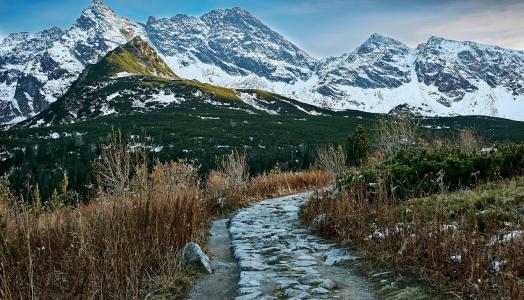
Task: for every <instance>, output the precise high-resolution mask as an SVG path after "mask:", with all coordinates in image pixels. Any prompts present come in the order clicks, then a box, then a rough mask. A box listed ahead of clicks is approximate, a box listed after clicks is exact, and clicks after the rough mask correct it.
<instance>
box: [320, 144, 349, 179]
mask: <svg viewBox="0 0 524 300" xmlns="http://www.w3.org/2000/svg"><path fill="white" fill-rule="evenodd" d="M346 160H347V158H346V154H345V153H344V149H342V147H340V146H339V147H337V148H335V147H334V146H324V147H319V148H318V149H317V151H316V155H315V167H316V168H318V169H319V170H322V171H324V172H327V173H329V174H332V175H333V176H337V175H339V174H341V173H342V172H343V171H344V170H345V169H346V166H345V165H346Z"/></svg>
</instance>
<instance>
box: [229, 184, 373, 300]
mask: <svg viewBox="0 0 524 300" xmlns="http://www.w3.org/2000/svg"><path fill="white" fill-rule="evenodd" d="M310 195H311V194H310V193H303V194H298V195H292V196H287V197H282V198H276V199H271V200H266V201H263V202H259V203H256V204H253V205H252V206H250V207H248V208H245V209H243V210H241V211H239V212H238V213H237V214H236V215H235V216H234V217H233V218H232V219H231V227H230V229H229V230H230V233H231V239H232V244H233V255H234V257H235V258H236V259H237V260H238V262H239V266H240V280H239V282H238V285H237V297H236V299H283V298H287V299H374V297H373V294H372V292H371V290H370V286H369V283H368V282H367V281H366V280H365V279H363V278H361V277H359V276H357V275H355V274H353V273H352V272H351V270H349V269H346V268H343V267H341V266H340V264H343V263H344V262H348V261H351V260H354V259H356V258H355V257H354V256H352V255H351V254H350V253H348V252H347V251H346V250H343V249H337V248H335V247H334V245H332V244H329V243H326V242H325V241H323V240H322V239H320V238H318V237H316V236H315V235H312V234H311V233H309V232H308V231H307V230H305V229H303V228H301V227H300V225H299V220H298V212H299V209H300V206H301V205H302V204H303V203H304V201H306V199H307V197H308V196H310Z"/></svg>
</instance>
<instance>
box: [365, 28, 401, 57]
mask: <svg viewBox="0 0 524 300" xmlns="http://www.w3.org/2000/svg"><path fill="white" fill-rule="evenodd" d="M386 48H400V49H403V50H407V49H408V47H407V46H406V45H404V44H402V43H401V42H399V41H397V40H395V39H393V38H390V37H387V36H384V35H381V34H378V33H373V34H372V35H371V36H370V37H369V38H368V39H367V40H366V41H365V42H364V43H363V44H362V45H360V46H359V47H358V48H357V52H358V53H360V54H363V53H370V52H374V51H381V50H384V49H386Z"/></svg>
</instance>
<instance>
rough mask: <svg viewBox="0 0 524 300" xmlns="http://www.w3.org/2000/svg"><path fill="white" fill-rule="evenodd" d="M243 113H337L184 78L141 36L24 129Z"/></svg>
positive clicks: (89, 70)
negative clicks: (151, 115)
mask: <svg viewBox="0 0 524 300" xmlns="http://www.w3.org/2000/svg"><path fill="white" fill-rule="evenodd" d="M202 109H211V110H213V109H214V110H224V109H225V110H237V111H243V112H244V113H246V114H270V115H278V114H284V115H286V116H306V115H330V114H332V112H330V111H328V110H324V109H320V108H318V107H315V106H311V105H307V104H304V103H301V102H298V101H295V100H292V99H288V98H285V97H282V96H279V95H276V94H273V93H269V92H264V91H260V90H234V89H229V88H222V87H218V86H214V85H211V84H206V83H201V82H198V81H193V80H185V79H182V78H180V77H178V76H177V75H176V74H175V73H174V72H173V71H172V70H171V68H170V67H169V66H167V64H166V63H165V62H164V61H163V60H162V59H161V58H160V57H159V55H158V54H157V52H156V50H155V49H154V48H152V46H150V45H149V44H148V43H147V42H145V41H143V40H142V39H141V38H139V37H135V38H134V39H132V40H131V41H129V42H128V43H127V44H125V45H123V46H118V47H117V48H115V49H114V50H112V51H110V52H109V53H108V54H107V55H106V56H105V57H103V58H102V59H101V60H100V61H99V62H98V63H96V64H93V65H89V66H87V67H86V69H85V70H84V71H83V72H82V74H81V75H80V76H79V78H78V79H77V80H76V81H75V82H74V83H73V84H72V86H71V88H70V89H69V90H68V91H67V93H65V94H64V96H62V97H61V98H60V99H59V100H57V101H56V102H54V103H52V104H51V105H50V106H49V108H48V109H46V110H44V111H43V112H41V113H40V114H38V115H36V116H34V117H32V118H30V119H28V120H26V121H23V122H21V123H20V124H19V125H20V126H23V127H36V126H50V125H59V124H67V123H75V122H78V121H84V120H88V119H92V118H96V117H100V116H105V115H109V114H114V115H129V114H136V113H143V112H165V111H170V110H177V111H194V110H202Z"/></svg>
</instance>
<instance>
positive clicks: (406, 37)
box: [0, 0, 524, 57]
mask: <svg viewBox="0 0 524 300" xmlns="http://www.w3.org/2000/svg"><path fill="white" fill-rule="evenodd" d="M90 2H91V0H38V1H30V0H0V39H1V38H3V37H5V36H6V35H7V34H8V33H11V32H19V31H38V30H42V29H44V28H48V27H51V26H59V27H61V28H67V27H69V26H70V25H71V24H72V23H73V22H74V20H75V19H76V18H77V17H78V16H79V15H80V12H81V11H82V9H84V8H85V7H87V6H88V5H89V3H90ZM104 3H106V4H107V5H108V6H110V7H112V8H113V9H114V10H115V11H116V13H117V14H118V15H120V16H125V17H129V18H131V19H134V20H136V21H141V22H145V21H146V20H147V17H148V16H150V15H152V16H156V17H162V16H173V15H176V14H178V13H183V14H189V15H197V16H198V15H201V14H203V13H205V12H207V11H209V10H211V9H214V8H229V7H234V6H240V7H243V8H245V9H247V10H249V11H250V12H252V13H253V14H254V15H256V16H257V17H258V18H259V19H260V20H262V21H263V22H264V23H266V24H267V25H269V26H270V27H271V28H273V29H274V30H276V31H278V32H279V33H281V34H282V35H284V36H285V37H287V38H288V39H290V40H291V41H293V42H294V43H296V44H297V45H298V46H299V47H301V48H302V49H304V50H305V51H307V52H309V53H311V54H312V55H313V56H316V57H326V56H331V55H339V54H341V53H343V52H347V51H350V50H352V49H354V48H355V47H357V46H358V45H359V44H360V43H362V42H363V41H364V40H365V39H366V38H367V37H368V36H369V35H371V34H372V33H374V32H377V33H380V34H383V35H387V36H391V37H393V38H396V39H398V40H400V41H402V42H404V43H406V44H408V45H409V46H416V45H417V44H418V43H422V42H425V41H426V40H427V39H428V38H429V37H430V36H432V35H435V36H441V37H445V38H449V39H457V40H471V41H476V42H481V43H486V44H493V45H498V46H502V47H507V48H513V49H518V50H523V49H524V21H523V20H524V0H498V1H497V0H465V1H458V0H426V1H415V0H263V1H261V0H198V1H197V0H105V1H104Z"/></svg>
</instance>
